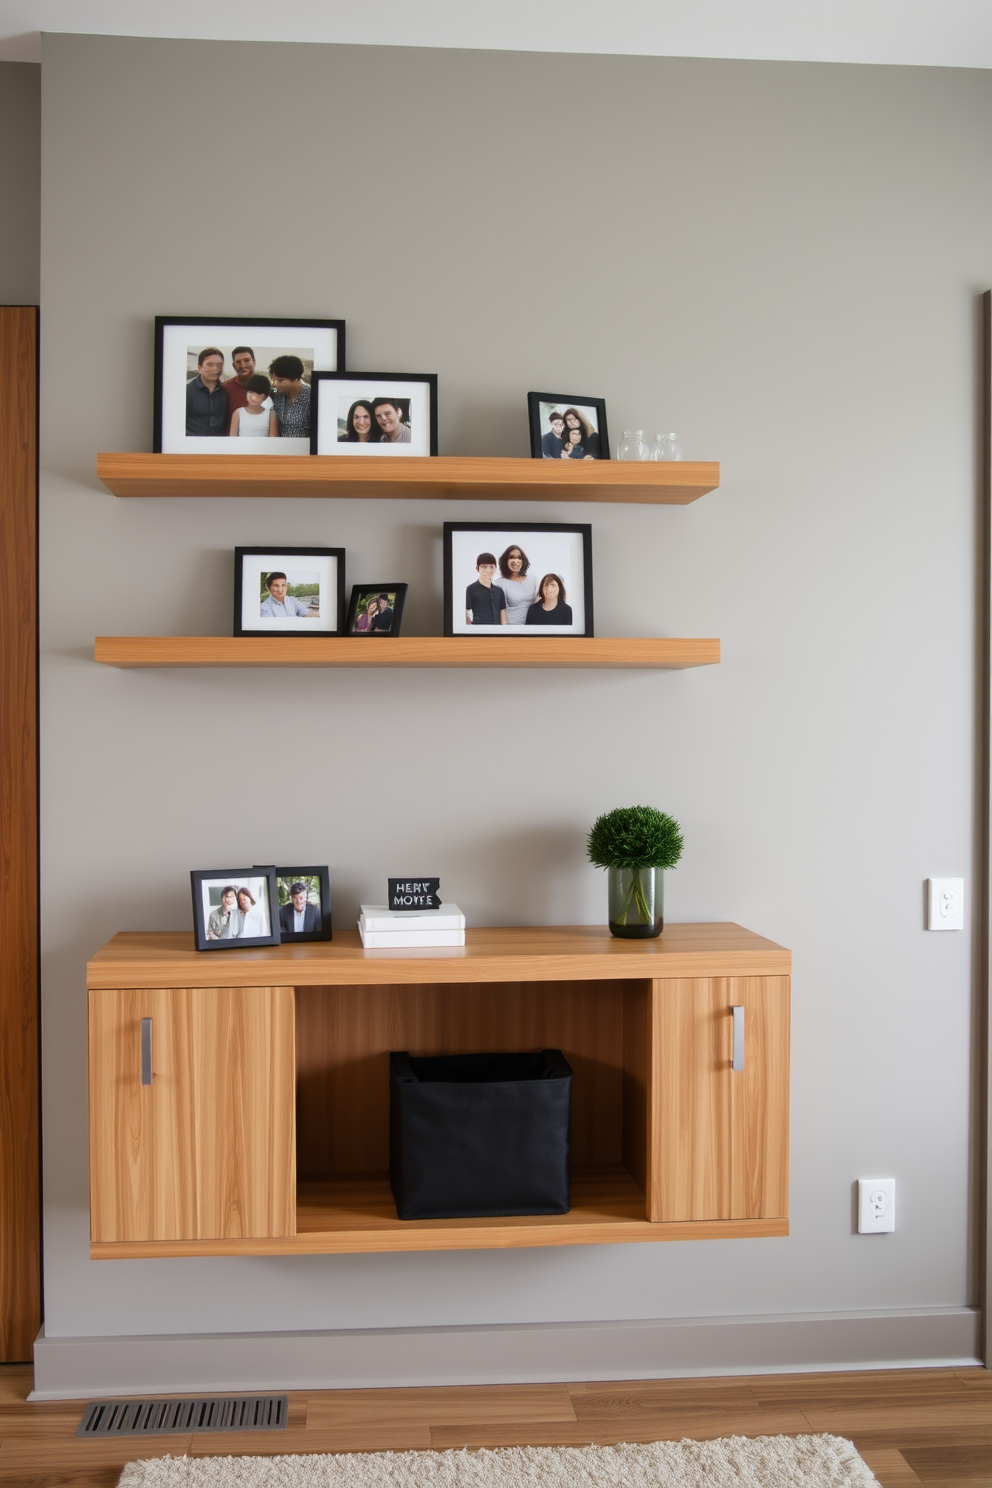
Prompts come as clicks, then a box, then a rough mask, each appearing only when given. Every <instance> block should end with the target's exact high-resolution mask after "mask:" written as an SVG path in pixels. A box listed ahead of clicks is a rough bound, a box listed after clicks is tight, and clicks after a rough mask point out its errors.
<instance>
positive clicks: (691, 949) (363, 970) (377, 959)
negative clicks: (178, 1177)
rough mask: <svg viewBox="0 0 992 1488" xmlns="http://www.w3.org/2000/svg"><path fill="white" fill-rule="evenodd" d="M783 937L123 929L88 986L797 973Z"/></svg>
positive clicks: (669, 932) (675, 932) (704, 931)
mask: <svg viewBox="0 0 992 1488" xmlns="http://www.w3.org/2000/svg"><path fill="white" fill-rule="evenodd" d="M791 963H792V957H791V954H790V952H789V951H787V950H786V949H785V948H784V947H783V946H780V945H776V944H775V942H774V941H772V940H766V939H765V938H764V936H761V935H755V934H754V932H753V931H751V930H745V929H744V928H743V927H742V926H740V925H734V924H729V923H719V922H713V923H704V924H698V925H693V924H687V925H675V924H668V925H666V927H665V930H664V932H663V934H661V935H659V936H658V937H657V939H656V940H618V939H617V938H616V937H614V936H612V935H611V934H610V932H609V930H608V929H607V927H606V926H605V925H572V926H558V925H530V926H525V927H523V928H517V929H503V928H489V929H478V930H472V929H470V930H467V931H466V932H465V945H464V946H454V947H451V948H448V949H431V950H424V951H419V950H416V949H413V950H396V951H366V950H364V949H363V947H362V944H361V942H360V940H359V938H358V932H357V930H335V932H334V939H333V940H330V941H322V942H315V943H312V944H305V945H281V946H264V947H258V948H256V949H254V950H248V949H247V948H246V949H245V950H236V951H227V950H224V951H211V952H209V953H203V952H197V951H194V949H193V936H192V934H191V933H188V932H186V931H181V930H179V931H169V930H162V931H157V930H152V931H123V932H122V933H121V934H119V935H115V936H114V938H113V939H112V940H110V941H108V942H107V944H106V945H105V946H104V947H103V948H102V949H101V950H99V951H98V952H97V953H96V955H95V956H94V957H93V958H92V960H91V961H90V962H89V963H88V965H87V968H86V977H87V981H86V985H87V986H88V987H91V988H93V987H244V986H259V987H262V986H265V987H273V986H297V987H300V986H311V987H314V986H317V987H323V986H359V985H361V986H376V985H382V984H383V983H387V982H388V983H389V984H390V985H397V984H399V983H403V984H406V985H413V984H416V983H418V982H426V983H432V984H433V983H440V982H547V981H552V982H553V981H597V980H600V979H603V980H607V981H609V980H616V979H624V980H627V979H629V978H634V977H659V976H664V977H714V976H775V975H783V976H787V975H788V974H789V972H790V971H791V969H792V965H791Z"/></svg>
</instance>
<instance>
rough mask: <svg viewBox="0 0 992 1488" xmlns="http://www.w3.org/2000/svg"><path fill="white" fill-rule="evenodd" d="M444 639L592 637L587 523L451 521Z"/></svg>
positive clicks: (447, 533) (446, 536)
mask: <svg viewBox="0 0 992 1488" xmlns="http://www.w3.org/2000/svg"><path fill="white" fill-rule="evenodd" d="M444 627H445V628H444V633H445V635H448V636H451V635H501V636H512V635H516V636H539V635H548V634H556V635H584V636H591V635H592V634H593V619H592V528H591V527H590V526H589V524H588V523H575V524H571V523H547V522H445V524H444Z"/></svg>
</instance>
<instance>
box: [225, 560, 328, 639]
mask: <svg viewBox="0 0 992 1488" xmlns="http://www.w3.org/2000/svg"><path fill="white" fill-rule="evenodd" d="M262 560H264V561H262ZM294 561H295V562H297V564H298V563H299V562H300V561H302V562H303V563H308V562H309V563H310V564H312V565H313V572H315V573H316V575H317V578H318V591H317V592H318V598H319V600H320V603H321V607H323V598H322V593H321V588H320V587H319V586H320V585H321V583H322V582H326V583H327V584H328V585H330V586H332V588H333V593H332V594H331V595H330V596H329V598H328V602H327V614H326V615H323V614H321V615H319V616H317V617H315V619H314V620H309V619H307V618H306V617H289V616H287V617H286V618H285V619H279V618H277V617H274V616H272V617H270V616H267V615H264V614H263V613H262V605H263V603H264V601H262V600H261V596H260V594H259V601H258V607H259V614H258V620H257V624H256V625H251V624H250V623H247V622H249V621H250V620H251V619H252V618H253V617H252V616H251V615H250V613H249V611H250V607H251V603H252V602H251V601H250V600H249V595H250V594H254V593H256V592H258V591H257V590H256V587H255V576H256V575H258V576H259V577H261V575H262V574H264V573H266V572H268V573H278V572H280V571H284V572H286V573H287V574H290V575H291V573H292V567H291V566H292V564H293V562H294ZM246 574H247V575H249V576H251V577H250V582H249V585H248V587H247V589H246V585H245V576H246ZM321 575H325V576H326V577H325V578H324V579H323V580H322V579H321ZM287 587H288V586H287ZM345 593H346V590H345V550H344V548H297V547H283V546H281V545H280V544H279V543H269V544H268V545H267V546H259V545H257V544H256V545H255V546H252V547H247V548H235V550H234V634H235V635H236V636H255V637H259V636H287V635H299V636H309V637H311V638H313V637H315V636H317V637H323V638H324V639H326V638H327V637H328V636H338V635H341V633H342V630H343V626H344V614H345ZM276 597H278V596H276ZM285 598H296V596H290V595H288V594H287V595H286V596H285ZM297 603H302V601H300V600H297ZM268 619H272V620H273V623H272V624H270V625H262V623H261V622H262V621H263V620H268ZM318 621H319V622H320V623H319V624H318V623H317V622H318ZM325 622H326V623H325Z"/></svg>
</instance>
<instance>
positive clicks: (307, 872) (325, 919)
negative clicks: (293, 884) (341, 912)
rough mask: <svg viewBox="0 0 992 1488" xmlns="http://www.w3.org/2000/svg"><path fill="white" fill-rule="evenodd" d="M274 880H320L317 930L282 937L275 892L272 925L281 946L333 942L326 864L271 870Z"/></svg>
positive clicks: (328, 875) (266, 869) (329, 877)
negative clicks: (277, 931) (318, 941)
mask: <svg viewBox="0 0 992 1488" xmlns="http://www.w3.org/2000/svg"><path fill="white" fill-rule="evenodd" d="M268 871H269V870H268V868H259V869H256V872H257V873H267V872H268ZM272 872H273V873H274V875H275V877H276V879H280V878H316V879H319V880H320V924H321V928H320V929H319V930H301V931H300V933H299V934H297V933H296V932H295V931H292V932H290V933H289V934H286V935H284V934H283V932H282V928H281V927H280V926H279V924H278V920H279V895H278V891H276V896H275V914H274V916H273V923H274V924H275V925H276V928H277V929H278V930H279V935H280V944H281V945H302V943H303V942H304V941H305V940H333V939H334V937H333V935H332V933H331V929H332V927H331V875H330V871H329V870H328V867H327V864H326V863H323V864H316V865H314V866H312V867H310V868H282V867H276V868H273V870H272Z"/></svg>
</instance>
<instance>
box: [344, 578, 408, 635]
mask: <svg viewBox="0 0 992 1488" xmlns="http://www.w3.org/2000/svg"><path fill="white" fill-rule="evenodd" d="M406 591H407V585H406V584H356V585H355V586H354V588H353V589H352V591H351V604H350V605H349V606H348V624H347V626H346V627H345V629H346V630H347V633H348V635H367V636H390V635H391V636H396V635H399V633H400V625H401V623H402V621H403V606H404V604H405V603H406Z"/></svg>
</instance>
